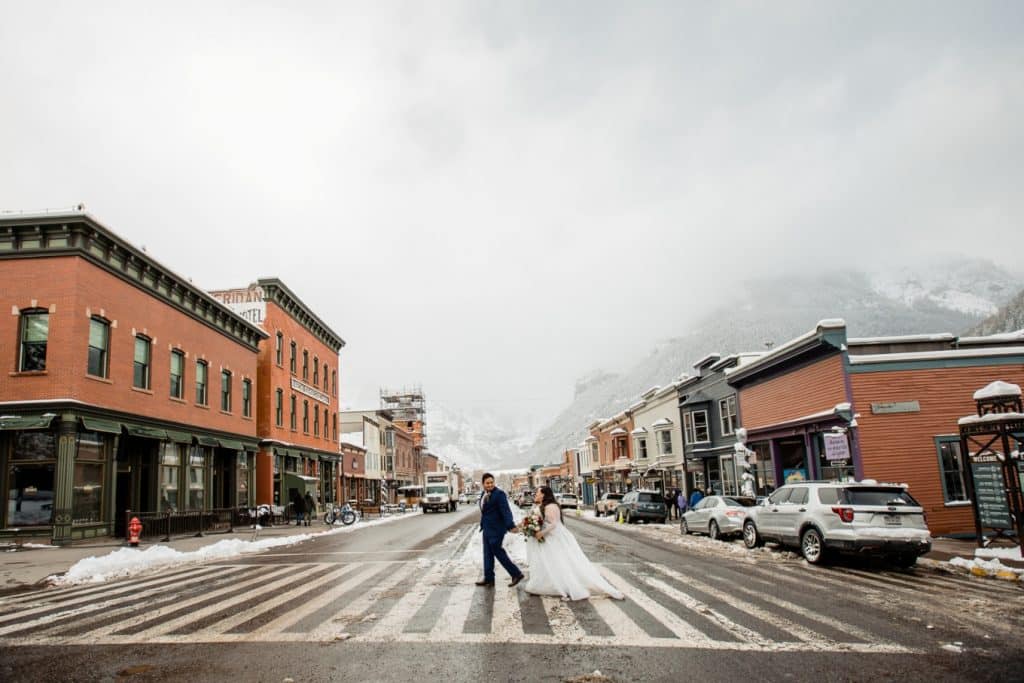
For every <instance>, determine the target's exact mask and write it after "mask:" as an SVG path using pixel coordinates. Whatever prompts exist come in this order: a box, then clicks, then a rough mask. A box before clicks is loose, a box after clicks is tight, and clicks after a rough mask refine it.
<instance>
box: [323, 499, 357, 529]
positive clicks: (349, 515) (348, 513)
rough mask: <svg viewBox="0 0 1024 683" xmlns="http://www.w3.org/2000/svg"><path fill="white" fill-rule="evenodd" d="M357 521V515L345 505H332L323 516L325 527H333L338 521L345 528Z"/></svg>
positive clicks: (350, 507)
mask: <svg viewBox="0 0 1024 683" xmlns="http://www.w3.org/2000/svg"><path fill="white" fill-rule="evenodd" d="M358 519H359V513H358V512H356V511H355V510H353V509H352V506H351V505H349V504H348V503H345V504H344V505H342V506H341V507H338V506H337V505H332V506H331V507H330V508H329V509H328V510H327V513H326V514H325V515H324V524H326V525H327V526H333V525H334V523H335V522H336V521H338V520H341V523H342V524H344V525H345V526H349V525H350V524H354V523H355V522H356V520H358Z"/></svg>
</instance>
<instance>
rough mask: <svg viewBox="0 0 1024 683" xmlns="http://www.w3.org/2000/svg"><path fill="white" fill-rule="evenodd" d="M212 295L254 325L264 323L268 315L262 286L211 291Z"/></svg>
mask: <svg viewBox="0 0 1024 683" xmlns="http://www.w3.org/2000/svg"><path fill="white" fill-rule="evenodd" d="M210 296H212V297H213V298H215V299H217V300H218V301H220V302H221V303H222V304H224V305H225V306H227V307H228V308H230V309H231V310H232V311H234V312H235V313H237V314H238V315H239V316H241V317H242V318H244V319H245V320H247V321H249V322H251V323H252V324H253V325H262V324H263V320H264V318H266V317H267V302H266V299H265V298H264V296H263V288H262V287H258V286H257V287H248V288H246V289H229V290H226V291H219V292H210Z"/></svg>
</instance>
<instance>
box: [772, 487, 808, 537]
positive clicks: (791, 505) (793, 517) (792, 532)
mask: <svg viewBox="0 0 1024 683" xmlns="http://www.w3.org/2000/svg"><path fill="white" fill-rule="evenodd" d="M807 494H808V488H807V487H806V486H794V487H793V492H792V493H790V494H789V498H788V499H787V500H786V502H785V503H782V504H781V505H779V512H778V513H776V515H775V521H776V524H778V529H779V534H780V535H781V536H782V540H783V541H785V542H787V543H793V544H796V543H798V542H799V531H798V529H797V525H799V524H800V520H801V519H802V518H803V513H804V512H806V511H807V497H808V495H807Z"/></svg>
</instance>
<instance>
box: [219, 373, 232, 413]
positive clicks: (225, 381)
mask: <svg viewBox="0 0 1024 683" xmlns="http://www.w3.org/2000/svg"><path fill="white" fill-rule="evenodd" d="M220 409H221V410H223V411H224V412H225V413H230V412H231V373H230V372H228V371H227V370H221V371H220Z"/></svg>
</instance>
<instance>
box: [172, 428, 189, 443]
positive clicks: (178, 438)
mask: <svg viewBox="0 0 1024 683" xmlns="http://www.w3.org/2000/svg"><path fill="white" fill-rule="evenodd" d="M166 431H167V438H168V439H170V440H171V441H173V442H174V443H184V444H191V443H192V435H191V434H189V433H188V432H179V431H176V430H174V429H168V430H166Z"/></svg>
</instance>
